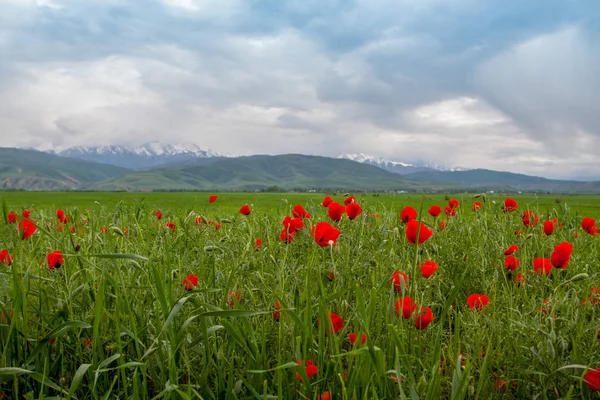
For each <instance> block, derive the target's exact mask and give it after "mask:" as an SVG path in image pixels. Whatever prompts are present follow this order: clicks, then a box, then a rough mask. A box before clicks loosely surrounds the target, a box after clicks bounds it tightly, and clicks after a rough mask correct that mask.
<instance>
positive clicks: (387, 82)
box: [0, 0, 600, 178]
mask: <svg viewBox="0 0 600 400" xmlns="http://www.w3.org/2000/svg"><path fill="white" fill-rule="evenodd" d="M592 10H597V11H600V5H599V4H597V3H596V2H594V1H581V2H572V1H561V0H545V1H541V0H533V1H531V2H526V3H524V2H520V1H516V0H515V1H506V2H503V3H502V4H501V5H500V4H498V3H497V2H496V1H492V0H485V1H483V0H477V1H476V0H468V1H465V2H460V3H456V2H447V1H442V0H427V1H412V0H403V1H397V0H379V1H375V2H373V1H367V0H355V1H352V2H347V1H333V0H332V1H319V2H317V1H312V0H311V1H308V0H303V1H301V0H294V1H286V2H280V1H241V0H219V1H216V0H164V1H158V0H156V1H153V0H144V1H139V2H137V1H136V2H126V1H120V0H103V1H99V0H98V1H96V0H90V1H86V2H81V1H76V0H51V1H49V0H46V1H40V0H38V1H33V0H32V1H28V0H18V1H17V0H10V1H5V2H3V3H2V4H0V60H3V61H1V62H0V138H1V139H2V141H3V143H4V145H30V146H36V147H40V148H42V147H46V148H47V147H49V146H55V147H68V146H71V145H78V144H108V143H118V144H135V143H140V142H146V141H149V140H162V141H165V142H174V141H177V142H195V143H197V144H199V145H201V146H205V147H210V148H212V149H214V150H217V151H223V152H229V153H238V154H250V153H284V152H305V153H310V154H324V155H337V154H339V153H340V152H365V153H370V154H373V155H376V156H382V157H388V158H393V159H399V160H404V161H414V160H428V161H435V162H439V163H446V164H456V165H461V166H465V167H486V168H494V169H502V170H512V171H516V172H525V173H536V174H541V175H546V176H556V177H568V176H571V175H573V176H579V177H584V176H585V177H597V178H600V165H599V164H598V163H597V161H596V158H597V157H596V155H595V153H594V149H598V148H600V138H599V136H600V135H599V133H598V128H597V127H598V126H599V122H600V121H599V120H598V118H599V117H598V115H600V110H599V109H598V107H599V106H598V104H600V102H599V101H598V100H600V99H599V96H600V95H599V94H598V93H600V91H599V90H598V89H600V87H599V85H600V81H599V80H598V79H597V78H595V77H596V76H598V75H600V59H599V56H598V55H599V54H600V52H599V51H598V50H600V49H598V45H597V43H598V40H597V39H598V32H597V30H594V29H593V24H592V23H591V22H593V21H591V20H590V19H589V17H588V16H589V15H591V14H593V13H591V12H590V11H592Z"/></svg>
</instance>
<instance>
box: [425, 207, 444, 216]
mask: <svg viewBox="0 0 600 400" xmlns="http://www.w3.org/2000/svg"><path fill="white" fill-rule="evenodd" d="M427 212H428V213H429V215H431V216H432V217H433V218H435V217H437V216H438V215H440V214H441V213H442V209H441V208H440V206H431V207H429V210H427Z"/></svg>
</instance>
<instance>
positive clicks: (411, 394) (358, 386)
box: [0, 193, 600, 399]
mask: <svg viewBox="0 0 600 400" xmlns="http://www.w3.org/2000/svg"><path fill="white" fill-rule="evenodd" d="M56 196H58V195H55V197H53V198H52V196H51V195H50V194H43V193H37V194H30V193H24V194H19V193H8V194H6V195H5V196H4V197H3V196H2V195H0V201H2V203H1V206H2V210H1V212H0V343H1V346H0V398H3V397H5V398H11V399H13V398H14V399H17V398H26V399H33V398H52V397H53V398H72V399H84V398H85V399H87V398H103V399H108V398H132V399H154V398H157V399H158V398H168V399H188V398H189V399H193V398H202V399H246V398H256V399H274V398H279V399H293V398H297V399H305V398H306V399H384V398H386V399H390V398H410V399H439V398H448V399H461V398H481V399H488V398H539V399H558V398H561V399H566V398H576V399H588V398H598V396H599V393H600V257H599V256H600V224H599V223H598V218H599V217H600V201H599V200H598V199H597V198H585V197H581V198H578V199H573V202H572V203H569V202H570V199H567V200H565V199H555V198H554V197H553V198H537V197H534V196H530V197H525V196H523V197H513V196H511V197H512V198H511V197H507V196H500V195H484V194H482V195H477V196H472V195H450V196H443V195H439V196H416V195H412V196H404V197H403V196H387V197H386V196H385V195H382V196H377V195H366V194H364V195H362V194H361V195H359V194H356V195H355V196H353V195H351V194H343V195H342V194H331V195H329V196H326V195H325V194H323V195H320V194H309V195H292V194H289V195H288V194H270V195H262V196H259V195H256V194H254V195H251V194H248V195H244V194H228V193H219V194H216V195H210V194H194V195H193V200H192V198H191V197H189V196H190V195H187V196H188V197H185V196H186V195H183V194H181V195H177V194H173V195H172V196H171V195H169V196H164V197H160V196H152V195H147V196H142V197H140V196H139V195H137V197H135V198H134V197H128V196H126V195H119V194H111V195H106V194H93V193H88V194H64V197H60V196H58V197H56ZM61 196H62V195H61ZM177 196H179V197H177ZM245 196H246V197H245ZM49 198H52V199H53V200H49ZM245 199H246V200H245ZM573 203H576V204H581V206H577V207H575V208H571V206H570V204H573Z"/></svg>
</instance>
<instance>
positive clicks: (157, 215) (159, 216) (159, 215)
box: [154, 211, 162, 219]
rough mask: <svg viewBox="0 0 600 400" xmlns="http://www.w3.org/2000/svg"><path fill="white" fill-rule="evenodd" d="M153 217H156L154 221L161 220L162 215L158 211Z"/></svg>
mask: <svg viewBox="0 0 600 400" xmlns="http://www.w3.org/2000/svg"><path fill="white" fill-rule="evenodd" d="M154 216H155V217H156V219H162V213H161V212H160V211H155V212H154Z"/></svg>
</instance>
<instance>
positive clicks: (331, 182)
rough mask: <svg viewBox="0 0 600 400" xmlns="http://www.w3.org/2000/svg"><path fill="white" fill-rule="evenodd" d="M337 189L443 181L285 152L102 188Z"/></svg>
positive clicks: (125, 179) (138, 176) (142, 175)
mask: <svg viewBox="0 0 600 400" xmlns="http://www.w3.org/2000/svg"><path fill="white" fill-rule="evenodd" d="M271 186H278V187H280V188H282V189H287V190H291V189H311V188H315V189H316V188H331V189H347V190H383V189H388V190H424V189H432V188H436V187H438V186H440V185H437V184H434V185H428V184H426V183H419V182H413V181H410V180H406V179H404V178H403V177H402V176H400V175H398V174H393V173H391V172H387V171H384V170H382V169H380V168H377V167H373V166H370V165H366V164H361V163H357V162H354V161H350V160H341V159H334V158H328V157H319V156H306V155H300V154H284V155H278V156H266V155H257V156H249V157H237V158H228V159H222V160H219V161H215V162H212V163H210V164H208V165H187V166H183V167H178V168H158V169H153V170H151V171H147V172H136V173H129V174H125V175H123V176H121V177H118V178H114V179H109V180H106V181H103V182H99V183H97V184H95V185H94V186H93V188H94V189H96V190H116V189H126V190H142V189H148V188H153V189H162V190H261V189H266V188H268V187H271Z"/></svg>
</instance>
